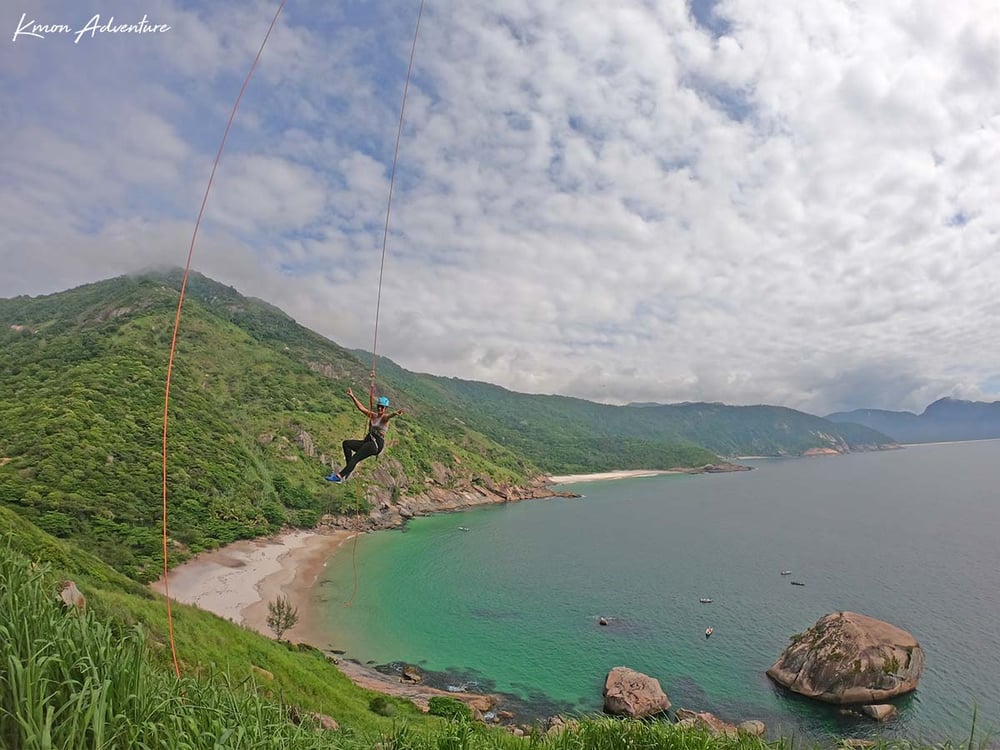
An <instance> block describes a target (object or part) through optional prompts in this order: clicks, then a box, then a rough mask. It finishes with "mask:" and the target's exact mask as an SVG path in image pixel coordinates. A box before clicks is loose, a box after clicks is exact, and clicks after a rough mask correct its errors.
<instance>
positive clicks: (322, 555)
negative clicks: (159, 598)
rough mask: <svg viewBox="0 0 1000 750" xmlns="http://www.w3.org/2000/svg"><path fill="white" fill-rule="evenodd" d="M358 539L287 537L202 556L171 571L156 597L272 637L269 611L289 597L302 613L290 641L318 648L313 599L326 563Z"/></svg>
mask: <svg viewBox="0 0 1000 750" xmlns="http://www.w3.org/2000/svg"><path fill="white" fill-rule="evenodd" d="M353 537H354V532H351V531H346V530H339V529H337V530H330V531H304V530H301V529H299V530H293V531H286V532H282V533H280V534H278V535H276V536H273V537H269V538H267V539H256V540H244V541H239V542H234V543H232V544H229V545H227V546H225V547H222V548H220V549H217V550H212V551H209V552H203V553H202V554H200V555H197V556H195V557H194V558H192V559H191V560H188V561H187V562H185V563H184V564H182V565H180V566H178V567H177V568H175V569H174V570H172V571H170V575H169V577H168V578H167V587H164V584H163V580H162V579H160V580H159V581H157V582H156V583H154V584H152V586H151V587H152V588H153V590H154V591H158V592H160V593H161V594H162V593H165V588H166V589H167V590H168V591H169V595H170V598H171V599H173V600H174V601H178V602H182V603H184V604H193V605H194V606H196V607H199V608H200V609H204V610H207V611H209V612H214V613H215V614H217V615H219V616H220V617H224V618H226V619H227V620H231V621H232V622H235V623H237V624H240V625H245V626H246V627H248V628H251V629H253V630H256V631H257V632H259V633H263V634H264V635H268V636H273V633H271V631H270V629H269V628H268V627H267V615H268V610H267V605H268V603H269V602H271V601H273V600H274V599H276V598H277V597H279V596H286V597H287V598H288V600H289V602H290V603H291V605H292V606H293V607H296V608H297V609H298V610H299V623H298V624H297V625H296V626H295V627H294V628H291V629H290V630H289V631H288V632H287V633H286V635H285V637H286V638H289V639H291V640H298V641H304V642H306V643H312V644H313V645H318V644H316V643H315V640H316V638H317V637H319V633H317V632H316V631H315V625H314V624H313V620H312V619H311V618H310V611H309V602H308V596H309V592H310V590H311V588H312V586H313V585H314V584H315V583H316V579H317V578H318V577H319V574H320V573H321V572H322V570H323V567H324V566H325V565H326V562H327V560H329V559H330V557H331V556H332V555H333V554H334V553H335V552H336V550H337V549H338V548H339V547H341V546H342V545H343V544H344V543H345V542H347V541H348V540H349V539H352V538H353Z"/></svg>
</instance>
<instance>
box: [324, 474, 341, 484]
mask: <svg viewBox="0 0 1000 750" xmlns="http://www.w3.org/2000/svg"><path fill="white" fill-rule="evenodd" d="M326 481H328V482H343V481H344V480H343V479H341V478H340V474H338V473H337V472H334V473H333V474H331V475H330V476H328V477H327V478H326Z"/></svg>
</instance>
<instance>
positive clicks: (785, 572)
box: [781, 570, 792, 576]
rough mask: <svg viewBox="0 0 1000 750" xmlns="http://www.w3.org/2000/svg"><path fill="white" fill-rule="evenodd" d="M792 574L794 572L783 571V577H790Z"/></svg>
mask: <svg viewBox="0 0 1000 750" xmlns="http://www.w3.org/2000/svg"><path fill="white" fill-rule="evenodd" d="M791 574H792V571H790V570H783V571H781V575H783V576H790V575H791Z"/></svg>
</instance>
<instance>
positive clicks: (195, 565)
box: [149, 463, 749, 712]
mask: <svg viewBox="0 0 1000 750" xmlns="http://www.w3.org/2000/svg"><path fill="white" fill-rule="evenodd" d="M747 470H749V467H745V466H737V465H735V464H728V463H725V464H719V465H712V464H709V465H706V466H703V467H698V468H681V469H663V470H661V469H630V470H620V471H609V472H597V473H592V474H567V475H561V476H555V477H546V478H544V479H541V480H540V481H536V482H535V483H534V485H533V486H532V487H528V488H509V489H508V490H505V491H503V492H498V491H495V490H493V491H487V492H483V491H482V490H475V491H471V492H462V493H435V495H434V496H433V497H431V498H429V499H428V498H424V499H423V500H421V499H419V498H408V499H407V500H405V501H403V502H401V503H400V504H399V506H398V507H396V508H394V509H393V510H392V511H389V510H388V508H385V509H382V510H381V511H373V513H372V514H371V515H370V516H369V517H368V519H367V522H365V523H362V524H361V526H360V527H356V528H355V529H347V528H344V527H343V526H339V525H336V523H337V520H336V519H334V520H333V522H332V523H328V525H325V526H318V527H316V528H313V529H308V530H307V529H283V530H282V531H280V532H279V533H277V534H274V535H272V536H269V537H262V538H258V539H244V540H239V541H236V542H233V543H231V544H227V545H226V546H224V547H220V548H218V549H214V550H207V551H205V552H201V553H199V554H197V555H195V556H194V557H192V558H191V559H189V560H186V561H185V562H183V563H181V564H180V565H178V566H177V567H175V568H174V569H173V570H171V571H170V572H169V574H168V576H167V579H166V582H164V580H163V578H162V577H161V578H160V579H159V580H157V581H155V582H153V583H151V584H150V585H149V587H150V588H151V589H152V590H153V591H156V592H157V593H160V594H164V593H165V592H166V591H169V596H170V598H171V599H172V600H174V601H176V602H179V603H182V604H189V605H192V606H195V607H198V608H199V609H203V610H205V611H207V612H212V613H213V614H215V615H218V616H219V617H222V618H224V619H227V620H229V621H230V622H233V623H235V624H237V625H240V626H243V627H245V628H248V629H250V630H254V631H256V632H257V633H259V634H261V635H263V636H265V637H268V638H274V633H273V632H272V631H271V629H270V628H269V627H268V626H267V617H268V614H269V612H268V604H269V603H270V602H272V601H274V600H275V599H276V598H278V597H279V596H285V597H286V598H287V599H288V602H289V604H291V606H292V607H294V608H295V609H296V610H297V611H298V616H299V619H298V622H297V623H296V624H295V626H294V627H291V628H289V629H288V630H287V631H285V633H284V634H283V639H284V640H286V641H290V642H298V643H304V644H306V645H309V646H312V647H314V648H317V649H319V650H320V651H322V652H323V653H325V654H327V655H328V656H330V655H331V654H334V653H336V654H337V655H338V656H337V658H335V659H333V661H334V663H335V664H336V665H337V667H338V668H339V669H340V671H341V672H342V673H343V674H344V675H346V676H347V677H348V679H350V680H351V681H352V682H354V683H355V684H356V685H358V686H359V687H362V688H366V689H369V690H376V691H379V692H383V693H387V694H389V695H393V696H396V697H403V698H407V699H409V700H411V701H413V702H414V703H415V704H416V705H417V706H419V707H420V708H422V709H423V710H425V711H426V710H427V705H428V701H429V699H430V698H431V697H434V696H436V695H444V696H449V697H452V698H458V699H460V700H462V701H464V702H465V703H466V704H468V705H470V706H471V707H473V708H474V709H475V710H478V711H480V712H482V711H485V710H488V707H489V706H492V705H494V704H495V703H496V702H497V700H498V696H494V695H490V694H483V693H455V692H451V691H443V690H439V689H437V688H433V687H429V686H427V685H423V684H414V683H410V682H403V681H402V680H400V679H399V678H393V677H390V676H387V675H385V674H382V673H380V672H378V671H376V670H375V669H373V668H371V667H368V666H365V665H362V664H360V663H359V662H357V661H355V660H353V659H351V657H350V656H341V654H342V652H340V651H336V650H335V649H334V643H333V641H335V639H336V637H337V634H336V633H331V632H330V631H329V630H328V628H327V627H326V625H325V623H324V622H323V619H322V617H321V616H320V613H319V608H318V607H317V606H316V603H315V601H314V600H313V599H312V591H313V587H314V586H315V584H316V581H317V580H318V579H319V576H320V575H321V574H322V572H323V569H324V568H325V567H326V566H327V565H328V564H329V563H330V562H331V561H332V560H333V558H334V557H335V556H336V555H337V553H338V552H340V550H341V548H342V547H344V546H345V544H347V543H348V542H350V541H351V540H354V539H356V538H357V537H358V536H359V535H361V534H364V533H367V532H368V531H379V530H388V529H394V528H399V527H401V526H403V525H405V523H406V521H407V520H408V519H409V518H412V517H414V516H418V515H430V514H436V513H441V512H454V511H462V510H465V509H467V508H472V507H481V506H484V505H490V504H495V503H507V502H518V501H523V500H527V499H546V498H552V497H579V495H576V494H574V493H568V492H562V491H560V490H558V489H554V488H553V486H554V485H559V484H566V483H571V482H574V483H575V482H593V481H611V480H615V479H627V478H634V477H649V476H658V475H662V474H701V473H715V472H726V471H747ZM445 494H447V497H444V495H445ZM340 520H341V521H342V520H343V519H340ZM164 583H166V586H165V585H164Z"/></svg>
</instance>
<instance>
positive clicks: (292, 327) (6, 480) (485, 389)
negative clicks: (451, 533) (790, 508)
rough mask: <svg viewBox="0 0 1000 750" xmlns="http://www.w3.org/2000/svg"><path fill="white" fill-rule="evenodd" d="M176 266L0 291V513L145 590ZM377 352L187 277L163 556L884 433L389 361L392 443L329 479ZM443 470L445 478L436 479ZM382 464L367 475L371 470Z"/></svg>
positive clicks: (156, 561)
mask: <svg viewBox="0 0 1000 750" xmlns="http://www.w3.org/2000/svg"><path fill="white" fill-rule="evenodd" d="M180 284H181V272H180V271H179V270H177V271H171V272H166V273H152V272H151V273H147V274H143V275H139V276H132V277H119V278H115V279H109V280H106V281H102V282H98V283H95V284H88V285H85V286H81V287H78V288H76V289H71V290H69V291H65V292H60V293H57V294H52V295H47V296H43V297H36V298H29V297H17V298H13V299H6V300H0V352H2V354H0V424H2V425H3V429H2V430H0V504H4V505H7V506H9V507H12V508H14V509H16V510H17V511H18V512H19V513H21V514H23V515H24V517H26V518H28V519H29V520H31V521H32V522H33V523H35V524H37V525H38V526H39V527H40V528H42V529H44V530H45V531H47V532H49V533H51V534H53V535H55V536H57V537H60V538H65V539H73V540H76V541H78V542H79V543H80V544H82V545H84V546H86V547H88V548H91V549H95V550H98V551H99V554H100V556H101V557H102V559H104V560H105V561H107V562H109V563H111V564H112V565H113V566H114V567H115V568H116V569H118V570H120V571H122V572H124V573H126V574H127V575H129V576H131V577H133V578H135V579H137V580H140V581H148V580H151V579H153V578H155V577H157V576H158V575H159V573H160V560H161V556H162V554H161V534H160V530H159V523H160V517H161V507H162V498H161V475H162V466H161V458H160V451H161V443H162V413H163V388H164V382H165V376H166V367H167V357H168V353H169V344H170V336H171V332H172V327H173V321H174V315H175V310H176V304H177V298H178V294H179V290H180ZM369 361H370V357H369V356H368V355H363V356H361V357H360V358H359V355H358V354H357V353H353V352H350V351H348V350H346V349H344V348H342V347H340V346H338V345H337V344H335V343H333V342H331V341H329V340H327V339H325V338H323V337H322V336H320V335H319V334H316V333H314V332H312V331H310V330H308V329H306V328H304V327H303V326H300V325H299V324H297V323H296V322H295V321H294V320H293V319H292V318H290V317H289V316H288V315H286V314H285V313H283V312H282V311H280V310H279V309H277V308H276V307H274V306H273V305H270V304H268V303H266V302H263V301H261V300H256V299H252V298H248V297H245V296H243V295H241V294H240V293H238V292H237V291H236V290H235V289H233V288H231V287H227V286H225V285H223V284H219V283H217V282H215V281H212V280H211V279H208V278H206V277H204V276H201V275H198V274H192V276H191V277H190V280H189V283H188V287H187V297H186V301H185V307H184V315H183V319H182V324H181V330H180V334H179V338H178V348H177V357H176V360H175V368H174V375H173V383H172V388H171V411H170V423H169V424H170V441H169V454H170V461H169V465H168V478H169V489H170V495H169V521H170V523H169V528H170V535H171V540H172V544H173V551H172V552H171V555H170V557H171V560H172V562H179V561H181V560H183V559H184V558H185V557H186V556H187V555H189V554H191V553H194V552H198V551H200V550H202V549H206V548H211V547H215V546H218V545H221V544H225V543H228V542H231V541H234V540H236V539H239V538H251V537H257V536H262V535H265V534H269V533H271V532H274V531H276V530H277V529H279V528H281V527H282V526H285V525H296V526H306V527H310V526H313V525H315V524H316V523H317V521H318V520H319V519H320V518H321V517H322V516H323V515H324V514H327V513H336V514H344V513H361V512H366V511H367V510H368V509H369V500H371V499H372V498H373V497H374V494H373V493H374V492H375V491H376V490H377V491H378V492H379V493H380V494H379V497H380V499H381V500H383V501H384V500H385V499H388V500H390V501H391V500H393V499H394V498H398V497H401V496H410V495H419V494H420V493H422V492H424V491H425V489H426V487H427V483H428V482H431V483H433V482H439V483H440V482H444V483H445V484H446V486H445V487H444V489H446V490H447V489H449V488H450V489H456V488H459V487H462V486H470V485H477V484H486V485H489V484H494V485H495V484H507V485H511V484H514V485H517V484H522V485H523V484H525V483H528V482H530V481H532V480H534V479H536V478H537V477H539V476H541V475H542V474H543V473H550V474H557V473H575V472H592V471H603V470H611V469H633V468H636V469H668V468H674V467H680V466H688V467H690V466H701V465H704V464H707V463H714V462H716V461H718V458H717V455H716V454H723V455H800V454H802V453H804V452H806V451H808V450H811V449H813V450H815V449H827V450H829V449H832V450H837V451H847V450H852V449H857V448H859V447H871V446H876V445H880V444H885V443H888V442H890V441H889V439H888V438H885V437H884V436H882V435H879V434H878V433H876V432H874V431H871V430H867V429H866V428H863V427H860V426H857V425H846V426H845V425H840V426H838V425H834V424H832V423H830V422H827V421H825V420H822V419H820V418H818V417H813V416H811V415H807V414H803V413H801V412H796V411H793V410H791V409H782V408H779V407H768V406H759V407H729V406H723V405H720V404H678V405H671V406H643V407H639V406H625V407H622V406H608V405H603V404H596V403H592V402H589V401H584V400H581V399H574V398H566V397H562V396H532V395H526V394H519V393H514V392H511V391H508V390H505V389H503V388H500V387H497V386H493V385H489V384H486V383H478V382H471V381H463V380H457V379H454V378H443V377H436V376H430V375H420V374H415V373H411V372H408V371H406V370H404V369H402V368H400V367H399V366H397V365H395V364H393V363H392V362H391V361H389V360H387V359H384V358H380V359H379V366H378V373H379V390H380V392H384V393H387V394H388V395H389V396H390V397H391V398H392V400H393V402H394V404H399V405H400V406H402V407H404V408H405V409H406V410H407V416H405V417H403V418H401V419H398V420H396V421H394V422H393V427H392V430H391V431H390V434H389V442H388V449H387V451H386V454H385V455H384V456H382V457H381V458H380V459H379V460H378V462H369V463H367V464H364V465H363V469H362V470H361V471H359V473H358V474H356V475H355V477H356V479H357V480H358V481H354V482H352V483H351V484H349V485H346V486H331V485H328V484H327V483H325V482H323V481H322V476H323V475H324V474H326V473H328V472H329V470H330V469H331V468H332V467H333V466H335V465H339V462H340V458H342V457H341V456H339V453H340V448H339V446H340V442H341V440H343V439H344V438H345V437H350V436H360V434H361V433H362V432H363V430H364V427H365V425H364V419H363V417H362V416H361V415H360V414H359V413H358V412H357V411H356V410H355V409H354V407H353V405H351V404H350V402H349V401H348V399H347V398H346V397H345V395H344V391H345V390H346V389H347V387H348V386H353V387H354V388H355V389H357V390H358V392H359V394H361V395H363V394H364V393H365V392H366V391H367V386H368V369H369V368H368V362H369ZM442 469H443V470H444V471H442ZM373 474H376V475H377V483H370V482H369V480H370V478H371V477H372V476H373Z"/></svg>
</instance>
